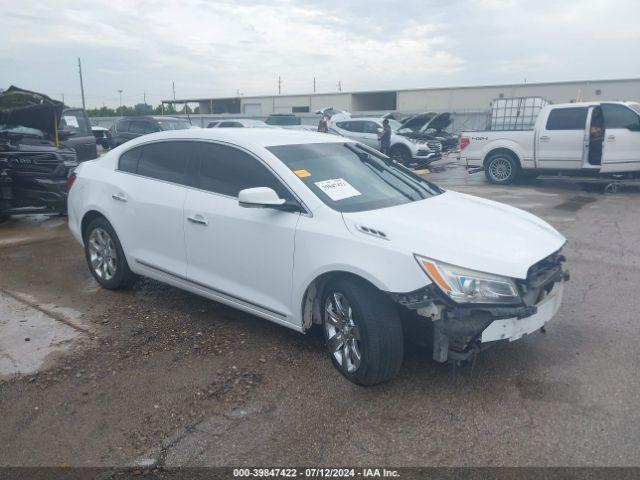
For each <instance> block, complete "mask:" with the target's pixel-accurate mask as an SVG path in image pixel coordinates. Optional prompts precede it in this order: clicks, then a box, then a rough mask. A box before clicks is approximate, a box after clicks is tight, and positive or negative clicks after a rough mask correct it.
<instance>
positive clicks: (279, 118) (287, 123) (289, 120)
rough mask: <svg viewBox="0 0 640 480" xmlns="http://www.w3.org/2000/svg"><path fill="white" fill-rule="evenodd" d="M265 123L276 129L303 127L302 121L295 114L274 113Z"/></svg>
mask: <svg viewBox="0 0 640 480" xmlns="http://www.w3.org/2000/svg"><path fill="white" fill-rule="evenodd" d="M264 123H266V124H267V125H273V126H276V127H291V126H299V125H302V119H301V118H300V117H298V116H296V115H294V114H293V113H272V114H271V115H269V117H267V119H266V120H265V121H264Z"/></svg>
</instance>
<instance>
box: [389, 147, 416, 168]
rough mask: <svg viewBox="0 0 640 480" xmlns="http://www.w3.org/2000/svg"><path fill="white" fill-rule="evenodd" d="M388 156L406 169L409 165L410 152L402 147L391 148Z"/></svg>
mask: <svg viewBox="0 0 640 480" xmlns="http://www.w3.org/2000/svg"><path fill="white" fill-rule="evenodd" d="M389 156H390V157H391V158H393V159H394V160H396V161H397V162H398V163H401V164H402V165H404V166H407V167H408V166H409V165H410V164H411V160H412V158H411V152H410V151H409V149H408V148H406V147H403V146H402V145H394V146H393V147H391V148H390V149H389Z"/></svg>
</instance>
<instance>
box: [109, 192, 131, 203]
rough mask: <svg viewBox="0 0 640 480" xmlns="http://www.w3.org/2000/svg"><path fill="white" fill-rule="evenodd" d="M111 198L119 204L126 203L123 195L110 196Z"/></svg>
mask: <svg viewBox="0 0 640 480" xmlns="http://www.w3.org/2000/svg"><path fill="white" fill-rule="evenodd" d="M111 198H113V199H114V200H117V201H119V202H126V201H127V197H125V196H124V194H123V193H114V194H113V195H111Z"/></svg>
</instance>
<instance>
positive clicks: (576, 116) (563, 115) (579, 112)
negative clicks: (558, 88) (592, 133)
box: [547, 107, 587, 130]
mask: <svg viewBox="0 0 640 480" xmlns="http://www.w3.org/2000/svg"><path fill="white" fill-rule="evenodd" d="M586 121H587V108H586V107H575V108H574V107H569V108H554V109H552V110H551V112H549V118H547V130H584V129H585V127H586Z"/></svg>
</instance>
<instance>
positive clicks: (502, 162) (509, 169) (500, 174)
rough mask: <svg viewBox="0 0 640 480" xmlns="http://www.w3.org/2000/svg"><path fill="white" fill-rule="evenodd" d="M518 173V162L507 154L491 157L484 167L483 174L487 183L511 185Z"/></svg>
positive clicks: (496, 154) (497, 154)
mask: <svg viewBox="0 0 640 480" xmlns="http://www.w3.org/2000/svg"><path fill="white" fill-rule="evenodd" d="M519 173H520V165H519V164H518V161H517V160H516V159H515V158H513V156H512V155H509V154H508V153H495V154H493V155H491V156H490V157H489V158H488V159H487V161H486V162H485V165H484V174H485V176H486V177H487V180H489V182H491V183H493V184H496V185H511V184H512V183H513V182H514V181H515V180H516V178H517V177H518V174H519Z"/></svg>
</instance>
